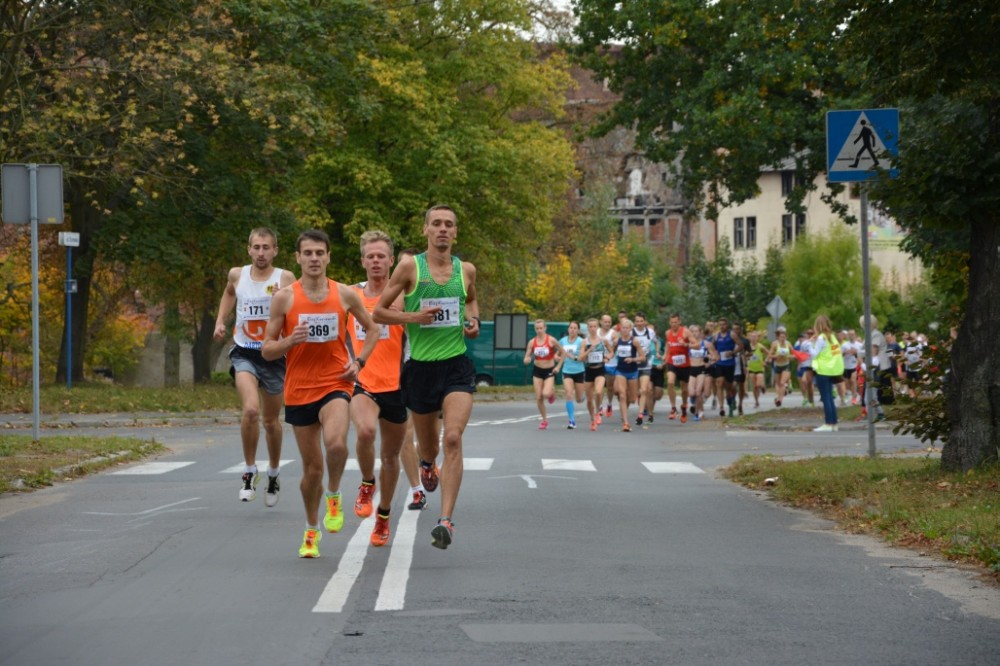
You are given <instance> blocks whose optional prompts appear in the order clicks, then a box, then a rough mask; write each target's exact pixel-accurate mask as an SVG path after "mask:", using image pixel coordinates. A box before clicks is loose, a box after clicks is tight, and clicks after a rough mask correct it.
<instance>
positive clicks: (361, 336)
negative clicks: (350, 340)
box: [354, 319, 389, 342]
mask: <svg viewBox="0 0 1000 666" xmlns="http://www.w3.org/2000/svg"><path fill="white" fill-rule="evenodd" d="M365 333H366V331H365V327H364V326H362V325H361V322H360V321H358V320H357V319H355V320H354V339H355V340H357V341H359V342H364V340H365ZM378 339H379V340H388V339H389V325H388V324H379V325H378Z"/></svg>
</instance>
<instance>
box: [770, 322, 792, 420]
mask: <svg viewBox="0 0 1000 666" xmlns="http://www.w3.org/2000/svg"><path fill="white" fill-rule="evenodd" d="M767 362H768V363H774V406H775V407H781V401H782V400H784V399H785V395H786V393H787V392H788V389H789V383H790V382H791V381H792V371H791V363H792V345H791V343H790V342H789V341H788V331H786V330H785V327H784V326H779V327H778V328H777V329H776V330H775V340H774V342H772V343H771V350H770V351H769V352H768V353H767Z"/></svg>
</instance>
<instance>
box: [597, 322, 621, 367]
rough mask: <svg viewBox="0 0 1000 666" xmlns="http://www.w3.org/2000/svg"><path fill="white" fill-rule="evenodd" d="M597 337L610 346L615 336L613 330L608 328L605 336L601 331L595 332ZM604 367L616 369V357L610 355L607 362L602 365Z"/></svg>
mask: <svg viewBox="0 0 1000 666" xmlns="http://www.w3.org/2000/svg"><path fill="white" fill-rule="evenodd" d="M597 335H598V337H600V338H601V340H604V341H605V342H607V343H608V344H609V345H610V344H611V339H612V338H613V337H614V335H615V329H613V328H609V329H608V333H607V335H605V334H604V332H603V331H600V330H598V331H597ZM604 365H605V366H607V367H609V368H617V367H618V357H617V356H615V355H614V354H612V355H611V359H610V360H609V361H606V362H605V363H604Z"/></svg>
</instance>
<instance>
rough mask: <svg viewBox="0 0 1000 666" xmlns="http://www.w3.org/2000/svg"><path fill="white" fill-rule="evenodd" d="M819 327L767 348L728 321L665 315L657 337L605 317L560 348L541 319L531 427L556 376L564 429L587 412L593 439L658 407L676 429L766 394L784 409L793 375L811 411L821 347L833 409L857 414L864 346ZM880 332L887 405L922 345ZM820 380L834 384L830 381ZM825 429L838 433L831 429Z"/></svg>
mask: <svg viewBox="0 0 1000 666" xmlns="http://www.w3.org/2000/svg"><path fill="white" fill-rule="evenodd" d="M822 319H823V320H825V321H824V322H820V320H819V319H817V324H818V326H815V327H811V328H808V329H806V330H805V331H803V332H802V333H801V334H800V335H799V336H798V338H797V339H796V340H795V341H792V340H790V339H789V337H788V332H787V330H786V329H785V327H784V326H779V327H777V329H776V331H775V333H776V334H775V339H774V340H768V339H767V336H766V335H764V334H763V333H761V332H759V331H750V332H749V333H746V334H744V332H743V327H742V326H741V325H740V324H738V323H732V324H731V323H730V322H729V321H728V320H727V319H725V318H720V319H718V320H716V321H708V322H706V323H705V325H704V326H699V325H697V324H692V325H687V326H685V325H684V324H683V323H682V321H681V317H680V315H679V314H673V315H671V317H670V319H669V327H668V328H667V330H666V331H665V332H664V333H663V334H660V333H658V332H657V331H656V330H655V329H654V328H653V326H652V325H651V324H650V323H649V322H648V321H647V319H646V316H645V314H644V313H642V312H638V313H636V314H635V315H634V317H629V316H628V314H627V313H626V312H624V311H621V312H619V313H618V321H617V322H614V321H613V319H612V317H611V315H609V314H604V315H602V316H600V317H599V318H598V317H593V318H590V319H588V320H587V321H586V322H585V329H584V328H582V327H581V324H580V322H577V321H571V322H570V323H569V328H568V330H567V333H566V335H565V336H563V337H562V338H561V339H559V340H557V339H556V338H554V337H553V336H551V335H549V334H548V333H547V331H546V323H545V321H544V320H542V319H538V320H536V321H535V336H534V337H533V338H532V339H531V340H530V341H529V342H528V344H527V347H526V348H525V352H524V363H525V364H526V365H528V364H533V366H534V367H533V369H532V381H533V384H534V391H535V402H536V405H537V408H538V412H539V415H540V416H541V422H540V423H539V425H538V427H539V429H541V430H545V429H547V428H548V427H549V420H548V413H549V412H548V410H549V407H548V405H553V404H554V403H555V400H556V382H557V379H558V378H559V377H560V376H561V379H562V385H563V397H564V400H565V409H566V415H567V417H568V423H567V427H568V428H570V429H575V428H576V427H577V406H578V405H580V406H581V409H580V411H581V412H582V406H583V405H584V403H585V405H586V413H587V416H588V417H589V427H590V430H592V431H597V430H598V429H599V428H600V427H601V426H602V425H607V422H608V421H610V420H611V419H612V418H613V417H614V415H615V414H616V413H617V421H618V425H619V427H620V429H621V430H623V431H625V432H629V431H631V429H632V425H633V424H635V425H639V426H641V425H643V424H650V423H653V421H654V420H655V418H656V408H657V404H658V403H659V402H660V401H661V400H662V399H663V398H664V397H666V399H667V401H668V403H669V410H670V411H669V414H668V416H667V418H668V419H669V420H675V419H678V420H679V421H680V422H681V423H687V421H688V419H689V418H690V419H692V420H693V421H700V420H702V419H704V418H706V417H707V416H713V415H714V414H715V410H718V415H719V417H720V418H725V417H726V416H734V415H737V414H738V415H741V416H742V415H743V407H744V402H745V401H746V400H749V399H750V398H752V399H753V404H754V408H759V407H760V404H761V400H762V399H763V396H764V395H765V393H767V391H768V388H769V387H770V388H771V390H773V392H774V397H773V398H772V400H773V402H774V406H775V407H781V406H782V405H783V404H784V401H785V400H786V398H787V396H788V395H789V393H790V392H791V391H792V390H793V385H792V374H793V373H794V374H795V375H796V379H797V384H798V388H799V390H800V391H801V394H802V405H803V406H805V407H812V406H814V405H816V404H817V403H825V401H822V400H820V398H819V397H818V395H819V394H820V391H819V390H818V389H817V386H816V380H817V371H816V369H815V368H814V362H815V359H816V357H817V356H819V354H820V353H821V352H822V351H823V349H824V348H827V347H828V348H829V353H831V354H832V355H833V356H836V357H838V359H836V363H835V364H834V365H835V367H833V368H832V370H831V371H832V372H835V373H836V375H837V376H836V378H835V379H834V380H833V381H832V382H831V391H835V392H836V394H837V397H836V400H837V402H839V405H840V406H846V405H847V404H848V403H850V404H854V405H857V404H859V403H861V402H863V400H864V397H863V395H862V394H863V385H864V375H863V372H864V367H865V364H864V362H863V359H864V355H865V349H864V342H863V340H862V339H861V338H859V337H858V335H857V333H856V331H855V330H854V329H844V330H840V331H837V332H834V331H833V330H821V331H817V328H818V327H822V328H824V329H829V320H827V319H826V318H825V317H822ZM859 323H860V322H859ZM877 326H878V321H877V319H874V318H873V332H872V333H873V335H872V343H873V356H874V357H875V358H876V359H877V364H878V365H877V367H876V368H875V369H876V375H877V377H878V380H879V386H880V392H879V395H881V396H883V397H884V398H885V399H884V400H883V401H884V402H891V401H892V396H894V395H895V393H896V392H897V391H899V390H900V388H899V386H900V385H901V383H900V382H899V381H898V380H899V379H903V378H910V379H915V378H916V376H917V375H918V373H919V372H920V369H921V367H922V364H923V359H922V355H923V350H924V348H925V347H926V338H925V337H924V336H923V335H918V334H917V333H915V332H914V333H912V334H904V344H903V345H900V344H899V343H897V342H896V339H895V337H894V336H893V335H892V334H890V333H886V334H885V335H883V334H882V333H881V332H880V331H878V328H877ZM827 343H828V344H827ZM841 365H842V367H841ZM824 370H825V369H824ZM824 376H831V375H830V372H825V375H824ZM820 381H822V380H820ZM906 390H909V391H911V392H912V391H914V389H913V388H909V389H906ZM830 402H831V403H833V402H834V400H833V399H831V401H830ZM747 404H749V403H747ZM832 406H834V407H835V405H832ZM873 406H874V407H875V408H876V416H875V418H876V419H877V420H881V419H884V418H885V416H884V413H883V412H882V410H881V407H880V405H878V404H877V402H875V401H873ZM824 407H825V404H824ZM824 425H831V426H835V425H836V421H835V420H834V421H833V423H830V422H829V420H828V421H827V423H826V424H824Z"/></svg>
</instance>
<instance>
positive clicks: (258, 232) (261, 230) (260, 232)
mask: <svg viewBox="0 0 1000 666" xmlns="http://www.w3.org/2000/svg"><path fill="white" fill-rule="evenodd" d="M254 236H267V237H268V238H270V239H271V242H272V243H274V246H275V247H277V246H278V234H276V233H274V229H271V228H270V227H255V228H254V229H253V231H251V232H250V235H249V236H248V237H247V245H253V237H254Z"/></svg>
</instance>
